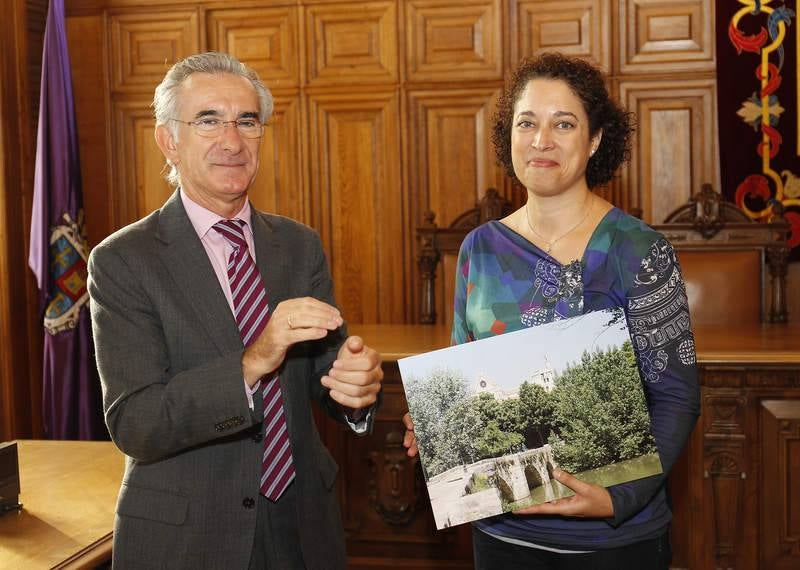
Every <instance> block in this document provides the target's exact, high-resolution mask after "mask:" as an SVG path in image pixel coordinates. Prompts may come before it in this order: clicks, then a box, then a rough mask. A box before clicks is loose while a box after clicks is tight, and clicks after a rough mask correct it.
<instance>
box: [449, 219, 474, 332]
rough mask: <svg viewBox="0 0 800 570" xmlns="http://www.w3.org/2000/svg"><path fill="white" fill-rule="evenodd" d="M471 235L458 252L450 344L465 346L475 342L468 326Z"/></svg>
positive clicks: (466, 238)
mask: <svg viewBox="0 0 800 570" xmlns="http://www.w3.org/2000/svg"><path fill="white" fill-rule="evenodd" d="M471 237H472V236H471V234H470V235H467V237H465V238H464V241H463V242H462V243H461V248H460V249H459V251H458V262H457V264H456V287H455V295H454V305H453V331H452V334H451V336H450V344H452V345H456V344H464V343H465V342H469V341H471V340H474V339H473V337H472V334H471V333H470V330H469V325H468V324H467V291H468V284H469V264H470V249H471V246H470V244H471V241H472V240H471Z"/></svg>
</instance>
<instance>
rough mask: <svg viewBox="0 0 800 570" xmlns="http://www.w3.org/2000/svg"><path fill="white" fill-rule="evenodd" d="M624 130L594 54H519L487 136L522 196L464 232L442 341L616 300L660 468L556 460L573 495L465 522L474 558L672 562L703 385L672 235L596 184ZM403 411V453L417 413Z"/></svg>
mask: <svg viewBox="0 0 800 570" xmlns="http://www.w3.org/2000/svg"><path fill="white" fill-rule="evenodd" d="M632 132H633V116H632V115H631V114H630V113H627V112H625V111H624V110H623V109H622V108H621V107H620V106H619V105H618V104H617V103H615V102H614V101H613V100H612V99H611V98H610V97H609V94H608V90H607V89H606V86H605V82H604V76H603V74H602V72H601V71H599V70H598V69H596V68H595V67H593V66H592V65H590V64H588V63H586V62H584V61H582V60H579V59H574V58H570V57H566V56H564V55H560V54H556V53H545V54H542V55H540V56H538V57H536V58H535V59H531V60H526V61H523V62H522V63H521V65H520V66H519V67H518V69H517V70H516V72H515V73H514V74H513V76H512V77H511V80H510V82H509V84H508V86H507V88H506V90H505V92H504V93H503V95H502V96H501V97H500V100H499V102H498V107H497V112H496V113H495V116H494V127H493V134H492V142H493V143H494V147H495V152H496V155H497V158H498V160H499V162H500V163H501V164H502V165H503V166H504V167H505V169H506V171H507V172H508V174H509V175H510V176H512V177H513V178H515V179H516V180H517V181H518V182H519V183H520V184H522V186H524V187H525V189H526V190H527V201H526V203H525V205H524V206H523V207H521V208H520V209H518V210H517V211H515V212H513V213H512V214H510V215H509V216H508V217H506V218H504V219H502V220H497V221H491V222H488V223H486V224H483V225H481V226H479V227H478V228H476V229H475V230H473V231H472V232H471V233H470V234H469V235H467V236H466V238H465V239H464V242H463V243H462V245H461V251H460V254H459V261H458V264H457V267H458V272H457V273H458V274H457V276H456V293H455V312H454V322H453V337H452V341H453V343H454V344H460V343H464V342H469V341H471V340H475V339H481V338H486V337H490V336H493V335H496V334H502V333H504V332H511V331H515V330H520V329H521V328H524V327H530V326H536V325H540V324H544V323H548V322H552V321H555V320H559V319H565V318H569V317H572V316H576V315H580V314H583V313H586V312H589V311H595V310H601V309H607V308H611V307H622V308H623V309H624V311H625V316H626V319H627V321H628V327H629V330H630V332H631V336H632V341H633V346H634V350H635V353H636V359H637V365H638V368H639V372H640V377H641V380H642V384H643V387H644V390H645V395H646V398H647V403H648V407H649V411H650V416H651V423H652V432H653V435H654V437H655V440H656V445H657V448H658V453H659V456H660V459H661V464H662V467H663V470H664V473H663V474H662V475H658V476H655V477H648V478H645V479H638V480H635V481H631V482H628V483H624V484H621V485H615V486H612V487H609V488H605V487H601V486H598V485H594V484H590V483H586V482H584V481H580V480H579V479H577V478H576V477H574V476H572V475H570V474H569V473H566V472H564V471H561V470H557V469H556V470H555V471H554V477H555V478H556V479H557V480H558V481H559V482H561V483H562V484H564V485H566V486H568V487H570V488H571V489H572V490H573V491H575V495H574V496H572V497H569V498H566V499H560V500H557V501H553V502H550V503H544V504H541V505H536V506H533V507H529V508H527V509H523V510H520V511H516V512H514V513H511V514H504V515H500V516H496V517H492V518H488V519H483V520H480V521H477V522H475V523H474V524H473V545H474V555H475V567H476V568H477V569H479V570H487V569H507V568H525V569H527V568H536V569H539V568H554V569H556V568H557V569H584V568H592V569H609V570H611V569H613V570H621V569H627V568H631V569H639V568H642V569H645V568H646V569H648V570H651V569H652V570H659V569H664V570H666V569H667V568H668V567H669V562H670V560H671V550H670V545H669V524H670V520H671V517H672V514H671V511H670V506H669V502H668V499H667V492H666V480H667V474H668V473H669V470H670V468H671V467H672V466H673V465H674V463H675V461H676V460H677V458H678V456H679V454H680V452H681V450H682V449H683V446H684V444H685V443H686V441H687V439H688V437H689V434H690V433H691V431H692V428H693V427H694V424H695V421H696V419H697V416H698V415H699V407H700V406H699V400H700V395H699V388H698V384H697V372H696V368H695V352H694V339H693V337H692V332H691V329H690V326H689V305H688V302H687V298H686V292H685V288H684V284H683V279H682V277H681V273H680V267H679V265H678V262H677V259H676V256H675V252H674V250H673V248H672V246H671V245H670V243H669V242H668V241H667V240H666V239H665V238H664V237H663V236H662V235H660V234H659V233H657V232H656V231H654V230H653V229H651V228H649V227H648V226H647V225H645V224H644V223H643V222H642V221H641V220H638V219H636V218H633V217H631V216H629V215H627V214H626V213H624V212H622V211H621V210H619V209H618V208H616V207H614V206H613V205H612V204H610V203H609V202H607V201H606V200H604V199H603V198H601V197H600V196H598V195H597V194H595V193H594V192H593V190H594V189H595V188H597V187H598V186H600V185H602V184H605V183H607V182H608V181H610V180H611V178H612V176H613V175H614V173H615V172H616V171H617V169H618V168H619V166H620V165H621V164H622V163H623V162H624V161H625V160H626V159H627V158H628V155H629V149H630V138H631V135H632ZM403 421H404V423H405V425H406V428H407V432H406V437H405V441H404V443H405V445H406V447H408V448H409V449H408V453H409V455H412V456H413V455H415V454H416V453H417V446H416V441H415V439H414V433H413V429H414V427H413V423H412V422H411V419H410V417H409V416H408V414H406V415H405V417H404V418H403Z"/></svg>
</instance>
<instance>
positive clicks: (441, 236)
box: [417, 188, 512, 328]
mask: <svg viewBox="0 0 800 570" xmlns="http://www.w3.org/2000/svg"><path fill="white" fill-rule="evenodd" d="M511 211H512V205H511V202H509V201H508V200H506V199H505V198H503V197H502V196H500V195H499V194H498V192H497V190H496V189H494V188H489V189H488V190H486V194H485V195H484V197H483V198H482V199H481V200H480V202H478V203H477V204H476V205H475V207H474V208H472V209H470V210H467V211H466V212H464V213H463V214H461V215H460V216H458V218H456V219H455V220H454V221H453V223H452V224H450V225H449V226H448V227H446V228H440V227H439V226H437V225H436V222H435V221H434V220H435V217H436V215H435V214H434V213H433V212H427V213H426V214H425V222H424V224H423V225H422V226H420V227H418V228H417V241H418V243H419V253H418V255H417V268H418V270H419V279H420V293H419V298H420V304H419V321H420V323H423V324H434V323H437V322H439V323H442V324H444V325H445V326H446V327H448V328H450V327H452V325H453V294H454V289H455V274H456V259H457V257H458V250H459V248H460V247H461V242H462V241H464V237H465V236H466V235H467V234H468V233H469V232H470V231H472V230H473V229H474V228H476V227H478V226H479V225H481V224H483V223H485V222H488V221H489V220H497V219H500V218H502V217H505V216H507V215H508V214H510V213H511ZM440 262H441V263H440ZM437 277H438V279H437Z"/></svg>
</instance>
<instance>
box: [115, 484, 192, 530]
mask: <svg viewBox="0 0 800 570" xmlns="http://www.w3.org/2000/svg"><path fill="white" fill-rule="evenodd" d="M188 509H189V499H188V498H187V497H184V496H183V495H177V494H175V493H170V492H168V491H161V490H159V489H148V488H145V487H136V486H133V485H129V484H127V483H123V484H122V488H121V490H120V495H119V502H118V503H117V514H119V515H123V516H126V517H135V518H139V519H147V520H151V521H158V522H162V523H166V524H171V525H181V524H183V523H184V522H185V521H186V511H187V510H188Z"/></svg>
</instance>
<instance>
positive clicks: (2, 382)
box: [0, 0, 47, 440]
mask: <svg viewBox="0 0 800 570" xmlns="http://www.w3.org/2000/svg"><path fill="white" fill-rule="evenodd" d="M46 5H47V2H46V1H45V0H27V1H25V0H8V2H6V3H5V4H4V7H5V11H4V16H5V17H4V18H2V19H0V116H1V117H3V120H2V121H0V275H2V278H1V279H0V346H1V347H2V349H1V350H0V440H7V439H13V438H18V437H41V434H42V429H41V423H42V422H41V381H40V379H41V348H39V347H40V346H41V332H40V330H37V329H36V327H33V326H32V324H33V323H36V322H38V319H37V317H36V313H37V309H36V306H35V304H36V299H35V294H34V289H33V279H32V275H31V273H30V270H29V269H28V264H27V252H28V235H29V228H30V215H31V198H32V195H33V164H34V157H35V120H34V119H33V113H32V108H33V105H34V100H35V99H36V98H38V95H36V96H35V97H32V93H34V92H35V93H38V83H37V84H35V85H32V84H31V81H32V79H33V76H34V75H35V74H36V71H38V68H39V67H38V65H35V64H34V65H32V64H31V62H35V61H40V59H41V53H34V51H35V50H38V51H39V52H40V51H41V31H42V30H43V29H44V28H43V26H44V22H43V16H44V14H45V13H46ZM42 6H44V7H45V8H44V11H43V10H42ZM29 15H30V16H31V17H30V19H29ZM40 16H41V17H40ZM40 19H41V21H39V20H40ZM37 30H38V32H37ZM37 39H38V41H37ZM31 87H33V89H31Z"/></svg>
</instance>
